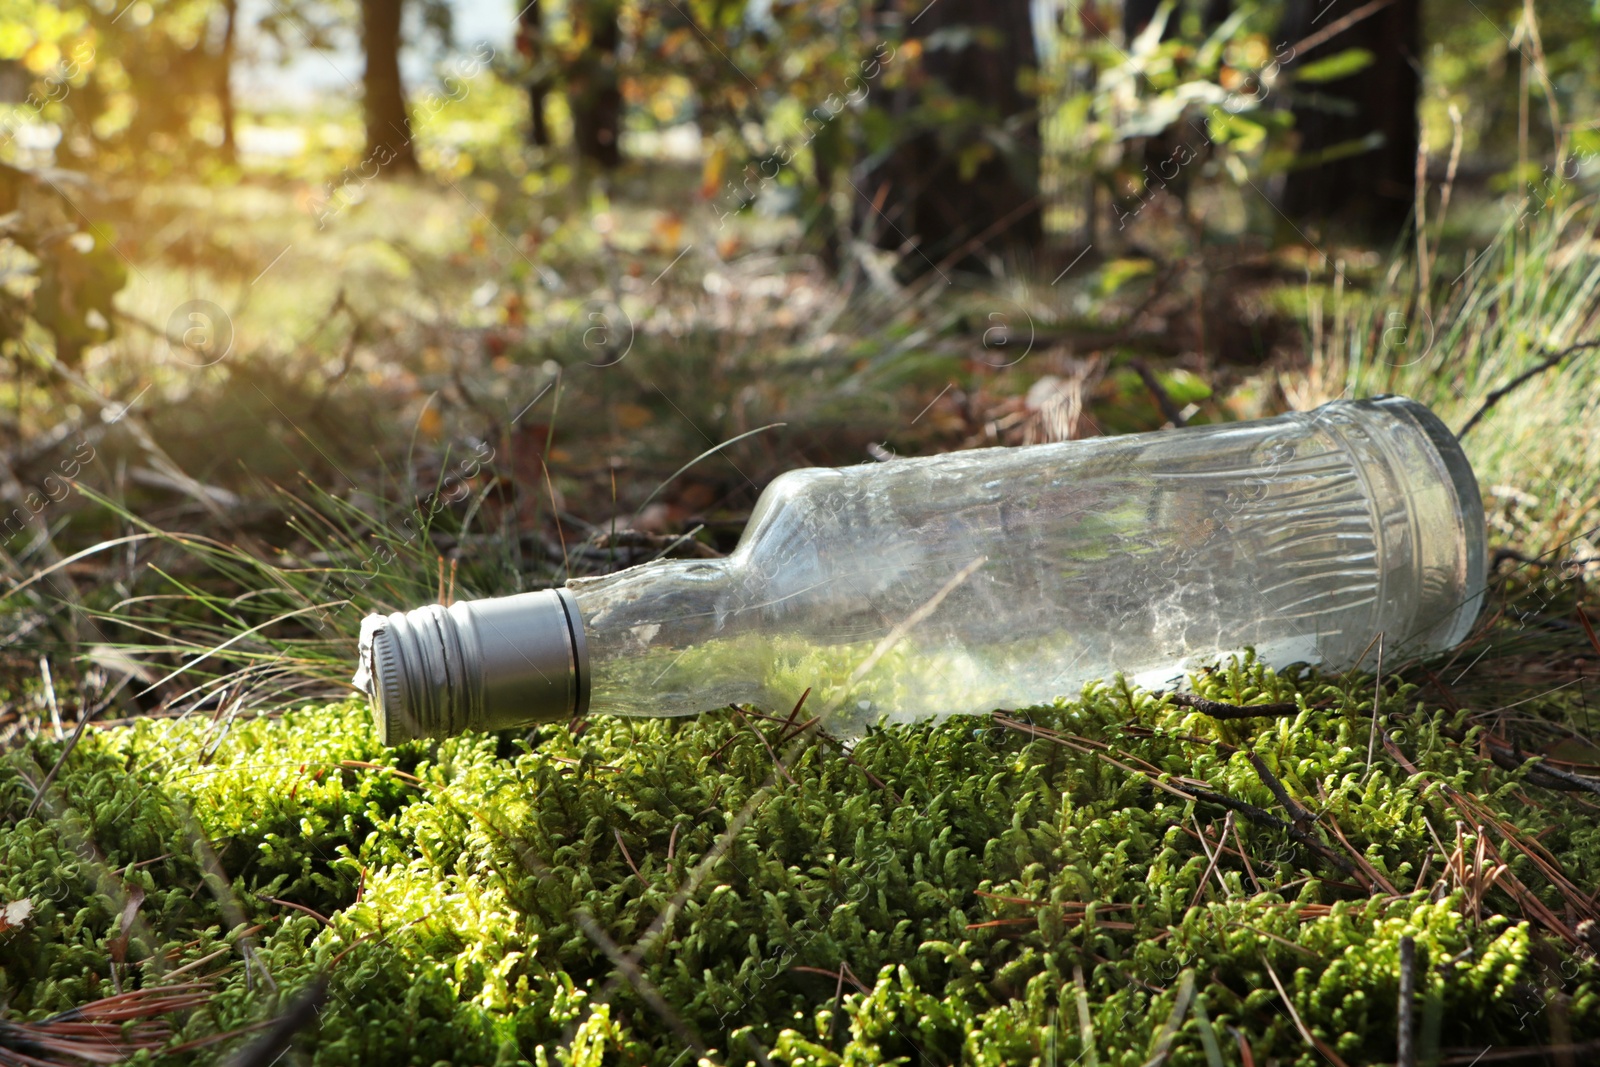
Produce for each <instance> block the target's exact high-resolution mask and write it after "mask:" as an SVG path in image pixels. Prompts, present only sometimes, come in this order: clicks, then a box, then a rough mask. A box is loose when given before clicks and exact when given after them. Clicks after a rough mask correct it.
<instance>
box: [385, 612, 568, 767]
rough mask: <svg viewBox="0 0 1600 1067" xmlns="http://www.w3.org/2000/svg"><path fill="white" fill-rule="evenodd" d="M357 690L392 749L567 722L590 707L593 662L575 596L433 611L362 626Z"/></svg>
mask: <svg viewBox="0 0 1600 1067" xmlns="http://www.w3.org/2000/svg"><path fill="white" fill-rule="evenodd" d="M360 657H361V658H360V664H361V665H360V668H359V669H358V670H357V671H356V676H355V679H354V682H355V684H356V685H357V686H358V687H359V688H361V689H363V690H365V691H366V693H367V694H368V696H370V697H371V698H372V714H373V718H374V719H375V720H376V723H377V727H378V738H379V740H380V741H382V742H383V743H384V744H386V745H394V744H399V743H400V742H401V741H408V740H411V739H413V738H419V737H449V736H452V735H454V734H459V733H461V732H462V731H464V730H502V729H507V728H511V727H518V726H529V725H533V724H535V723H543V722H559V721H562V720H564V719H569V718H572V717H574V716H577V715H582V714H583V713H584V712H585V711H587V710H588V706H589V657H588V650H587V648H586V647H585V644H584V639H583V619H582V616H580V615H579V613H578V606H577V602H576V601H575V600H574V599H573V596H572V594H571V593H569V592H568V591H567V590H565V589H546V590H542V591H540V592H537V593H519V594H516V595H515V596H507V597H494V598H491V599H486V600H464V601H462V602H460V603H458V604H452V605H451V606H450V607H448V608H447V607H444V606H443V605H441V604H429V605H427V606H426V607H421V608H417V609H416V610H414V611H406V612H396V613H394V614H393V615H368V616H367V617H366V618H365V619H364V620H362V623H361V650H360Z"/></svg>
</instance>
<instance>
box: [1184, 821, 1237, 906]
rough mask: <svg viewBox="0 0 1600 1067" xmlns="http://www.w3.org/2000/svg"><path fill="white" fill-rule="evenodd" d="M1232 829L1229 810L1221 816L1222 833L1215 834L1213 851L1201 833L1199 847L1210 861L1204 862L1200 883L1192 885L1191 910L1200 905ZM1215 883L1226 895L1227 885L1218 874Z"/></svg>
mask: <svg viewBox="0 0 1600 1067" xmlns="http://www.w3.org/2000/svg"><path fill="white" fill-rule="evenodd" d="M1232 829H1233V812H1231V811H1230V812H1228V813H1227V814H1226V815H1224V816H1223V817H1222V833H1220V834H1218V835H1217V850H1216V851H1215V852H1212V851H1211V849H1210V848H1207V847H1206V838H1205V834H1204V833H1202V834H1201V835H1200V847H1201V848H1202V849H1205V853H1206V856H1207V857H1208V858H1209V859H1210V862H1209V863H1207V864H1206V869H1205V873H1204V874H1202V875H1201V876H1200V883H1199V884H1198V885H1196V886H1195V887H1194V899H1193V900H1191V901H1189V909H1190V910H1191V911H1192V910H1194V909H1195V908H1197V907H1199V906H1200V898H1201V897H1202V896H1203V895H1204V894H1205V891H1206V886H1207V885H1209V884H1210V882H1211V873H1212V872H1213V871H1215V870H1216V869H1217V861H1218V860H1220V859H1221V858H1222V846H1223V845H1224V844H1226V843H1227V841H1228V831H1230V830H1232ZM1217 884H1218V885H1220V886H1222V891H1223V893H1224V895H1226V893H1227V891H1228V887H1227V886H1226V885H1224V884H1223V881H1222V878H1221V877H1220V876H1219V877H1218V878H1217Z"/></svg>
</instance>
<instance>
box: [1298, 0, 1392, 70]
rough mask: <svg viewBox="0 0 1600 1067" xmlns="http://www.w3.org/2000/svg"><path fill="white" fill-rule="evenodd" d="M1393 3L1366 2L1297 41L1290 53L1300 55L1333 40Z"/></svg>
mask: <svg viewBox="0 0 1600 1067" xmlns="http://www.w3.org/2000/svg"><path fill="white" fill-rule="evenodd" d="M1392 3H1394V0H1372V3H1370V4H1364V5H1362V6H1361V7H1358V8H1356V9H1355V10H1354V11H1352V12H1350V14H1348V15H1346V16H1345V17H1344V18H1342V19H1336V20H1334V21H1333V22H1330V23H1328V24H1327V25H1326V26H1324V27H1322V29H1320V30H1318V31H1317V32H1316V33H1313V34H1311V35H1310V36H1308V37H1302V38H1300V40H1298V41H1296V42H1295V43H1294V46H1293V47H1292V48H1290V49H1289V54H1290V55H1293V56H1298V55H1302V54H1304V53H1306V52H1309V51H1311V49H1313V48H1315V47H1317V45H1319V44H1322V43H1324V42H1325V41H1331V40H1333V39H1334V38H1335V37H1337V36H1339V35H1340V34H1341V33H1343V32H1344V31H1345V30H1348V29H1349V28H1350V27H1351V26H1354V25H1355V24H1356V23H1358V22H1360V21H1361V20H1362V19H1365V18H1368V17H1369V16H1372V15H1376V14H1377V13H1378V12H1380V11H1382V10H1383V9H1384V8H1386V7H1388V6H1389V5H1390V4H1392Z"/></svg>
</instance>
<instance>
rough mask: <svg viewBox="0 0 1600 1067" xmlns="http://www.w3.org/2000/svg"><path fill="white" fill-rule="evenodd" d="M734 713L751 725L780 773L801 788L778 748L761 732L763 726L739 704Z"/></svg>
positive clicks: (797, 787)
mask: <svg viewBox="0 0 1600 1067" xmlns="http://www.w3.org/2000/svg"><path fill="white" fill-rule="evenodd" d="M733 713H734V714H735V715H737V716H738V717H739V721H740V722H742V723H744V724H745V725H746V726H748V727H750V732H751V733H753V734H755V735H756V737H757V738H758V739H759V740H760V741H761V744H762V747H764V748H765V749H766V750H767V755H769V756H771V757H772V765H773V766H774V767H776V768H778V773H779V774H781V775H783V777H784V780H785V781H787V782H788V783H789V784H790V785H792V786H794V787H795V788H796V789H799V788H800V783H799V782H797V781H795V780H794V775H792V774H790V773H789V768H787V767H785V766H784V765H783V760H782V759H781V758H780V757H779V756H778V750H777V749H775V748H773V747H772V742H771V741H768V740H767V735H766V734H764V733H762V732H761V728H760V727H759V726H757V725H756V724H755V723H753V722H751V721H750V720H749V719H747V718H745V716H744V712H742V711H740V710H739V708H738V706H737V705H735V706H734V708H733Z"/></svg>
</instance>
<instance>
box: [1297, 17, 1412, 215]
mask: <svg viewBox="0 0 1600 1067" xmlns="http://www.w3.org/2000/svg"><path fill="white" fill-rule="evenodd" d="M1362 6H1364V4H1363V0H1332V2H1331V3H1329V2H1328V0H1292V2H1291V4H1290V5H1289V9H1288V12H1287V14H1286V15H1285V18H1284V32H1283V34H1282V36H1283V38H1284V40H1285V41H1288V42H1294V41H1299V40H1303V39H1305V38H1306V37H1308V36H1310V35H1312V34H1314V33H1318V32H1319V31H1324V30H1326V29H1328V28H1329V27H1333V26H1335V25H1337V24H1338V22H1339V20H1340V19H1343V18H1345V17H1347V16H1349V15H1350V14H1352V13H1353V12H1355V11H1356V10H1357V9H1358V8H1360V7H1362ZM1421 36H1422V3H1421V0H1395V2H1394V3H1391V4H1389V5H1388V6H1387V7H1384V8H1381V9H1380V10H1378V11H1377V12H1376V13H1375V14H1372V15H1368V16H1367V17H1365V18H1363V19H1362V20H1361V21H1359V22H1356V23H1355V24H1353V25H1351V26H1349V27H1348V28H1347V29H1344V30H1342V31H1340V32H1338V33H1336V34H1334V35H1333V36H1332V37H1331V38H1329V39H1328V40H1327V41H1325V42H1323V43H1321V44H1319V45H1317V46H1316V47H1315V48H1312V49H1309V50H1307V51H1306V52H1305V53H1304V54H1302V55H1298V56H1296V57H1295V59H1294V64H1293V65H1292V66H1290V67H1289V71H1290V73H1293V71H1294V69H1295V67H1297V66H1302V65H1304V64H1306V63H1309V62H1311V61H1314V60H1317V59H1321V58H1324V57H1326V56H1330V55H1336V54H1337V53H1339V52H1343V51H1345V50H1347V49H1350V48H1364V49H1366V50H1367V51H1368V52H1371V53H1372V55H1373V62H1372V63H1371V64H1370V65H1368V66H1367V67H1365V68H1364V69H1362V70H1360V71H1357V72H1356V73H1355V74H1353V75H1351V76H1350V77H1348V78H1341V79H1339V80H1338V81H1332V82H1326V83H1322V84H1318V85H1307V86H1303V87H1301V88H1300V89H1299V90H1298V95H1299V100H1300V102H1299V103H1297V104H1296V105H1295V107H1294V126H1295V130H1296V131H1298V133H1299V135H1300V152H1299V154H1300V160H1299V161H1298V162H1297V165H1296V169H1295V170H1293V171H1291V172H1290V174H1289V176H1288V179H1287V181H1286V182H1285V183H1284V189H1283V199H1282V207H1283V211H1284V214H1286V215H1288V216H1289V218H1291V219H1293V220H1295V222H1297V223H1305V222H1311V223H1321V224H1323V225H1338V226H1342V227H1346V228H1348V229H1350V230H1353V231H1354V232H1357V233H1360V234H1361V235H1362V236H1364V237H1367V238H1369V239H1379V240H1387V239H1392V238H1394V237H1396V236H1397V235H1399V234H1400V233H1401V231H1402V230H1403V229H1404V228H1405V226H1406V224H1407V221H1408V219H1409V218H1410V215H1411V211H1412V207H1413V204H1414V200H1415V194H1416V165H1417V142H1418V126H1417V100H1418V96H1419V93H1420V91H1421V81H1420V78H1419V77H1418V74H1417V66H1416V65H1417V63H1418V62H1419V61H1420V60H1419V55H1420V50H1421V49H1420V44H1421Z"/></svg>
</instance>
